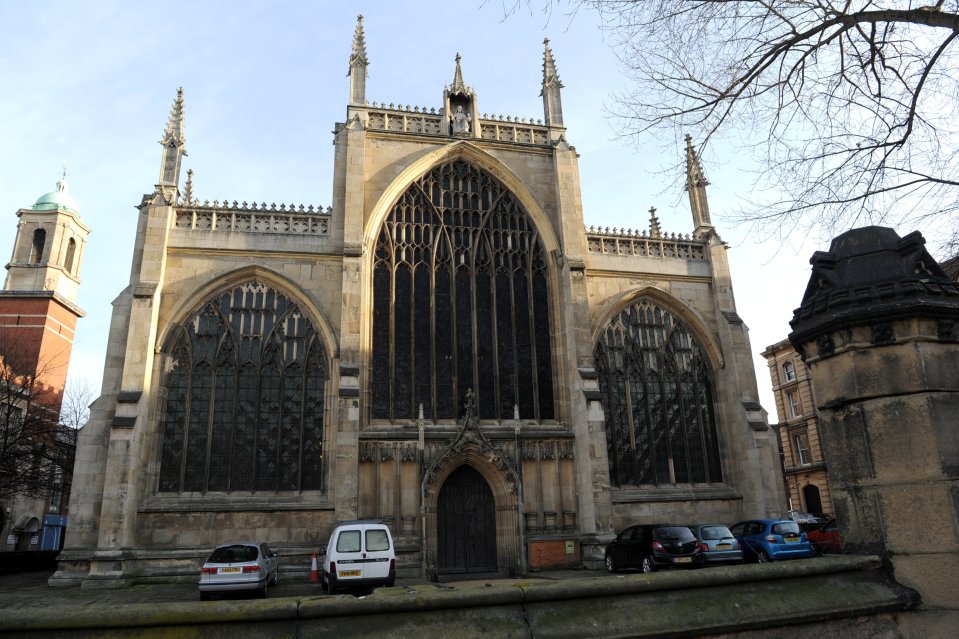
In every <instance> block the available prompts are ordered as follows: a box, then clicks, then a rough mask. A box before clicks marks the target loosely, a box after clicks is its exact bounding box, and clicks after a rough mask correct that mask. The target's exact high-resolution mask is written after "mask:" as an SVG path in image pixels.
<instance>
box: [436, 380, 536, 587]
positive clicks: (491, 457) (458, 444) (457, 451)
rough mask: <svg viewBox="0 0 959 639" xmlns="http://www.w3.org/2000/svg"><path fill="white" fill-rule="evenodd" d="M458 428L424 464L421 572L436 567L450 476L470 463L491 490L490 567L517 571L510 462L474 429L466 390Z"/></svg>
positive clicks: (515, 495) (515, 479)
mask: <svg viewBox="0 0 959 639" xmlns="http://www.w3.org/2000/svg"><path fill="white" fill-rule="evenodd" d="M460 424H461V427H460V429H459V431H458V432H457V434H456V435H454V436H453V437H452V438H451V439H450V441H449V443H448V444H447V445H446V446H444V447H443V448H442V449H441V450H440V451H439V452H438V453H437V454H436V455H435V456H434V457H433V459H432V460H431V461H430V462H429V463H428V464H427V465H426V466H425V467H424V471H423V482H422V486H421V490H422V500H421V502H420V503H421V504H422V508H423V513H422V517H423V522H424V526H423V547H424V553H423V562H424V566H423V568H424V570H425V571H426V573H425V574H429V575H435V574H436V571H437V528H438V525H439V522H438V520H437V504H438V499H439V493H440V490H441V488H442V486H443V484H444V483H445V482H446V480H447V479H448V478H449V477H450V475H451V474H452V473H453V472H454V471H456V470H457V469H459V468H460V467H462V466H464V465H468V466H470V467H471V468H472V469H473V470H475V471H476V472H478V473H479V474H480V475H481V476H482V478H483V479H484V480H485V481H486V483H487V484H488V486H489V489H490V491H492V494H493V508H494V512H495V534H496V555H497V557H496V564H497V566H496V568H497V571H499V572H507V573H515V572H518V571H519V570H521V569H522V565H521V563H522V547H523V540H522V538H521V535H522V530H521V526H520V513H519V503H520V500H519V490H520V485H521V482H520V477H519V472H518V471H517V468H516V465H515V463H514V461H513V460H511V459H509V457H508V456H507V455H504V454H503V452H502V451H501V450H499V449H498V448H496V446H494V445H493V443H492V442H491V441H490V440H489V439H488V438H487V437H486V435H485V434H484V433H483V432H482V431H481V430H480V427H479V419H478V417H477V415H476V411H475V406H474V403H473V395H472V392H467V401H466V416H465V417H464V418H462V419H461V420H460Z"/></svg>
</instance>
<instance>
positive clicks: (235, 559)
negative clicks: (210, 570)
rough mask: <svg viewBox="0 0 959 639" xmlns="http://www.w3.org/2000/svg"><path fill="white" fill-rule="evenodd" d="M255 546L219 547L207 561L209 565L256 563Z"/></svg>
mask: <svg viewBox="0 0 959 639" xmlns="http://www.w3.org/2000/svg"><path fill="white" fill-rule="evenodd" d="M256 555H257V550H256V546H221V547H220V548H217V549H216V550H214V551H213V554H212V555H210V559H209V560H208V561H209V563H211V564H237V563H242V562H246V561H256Z"/></svg>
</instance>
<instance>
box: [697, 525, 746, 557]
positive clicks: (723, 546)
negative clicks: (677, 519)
mask: <svg viewBox="0 0 959 639" xmlns="http://www.w3.org/2000/svg"><path fill="white" fill-rule="evenodd" d="M689 529H690V530H691V531H693V534H694V535H696V539H698V540H699V545H700V548H702V550H703V557H705V559H706V565H707V566H714V565H716V564H741V563H743V550H742V548H740V546H739V540H738V539H736V538H735V537H734V536H733V534H732V533H731V532H730V531H729V528H727V527H726V526H723V525H721V524H694V525H692V526H690V527H689Z"/></svg>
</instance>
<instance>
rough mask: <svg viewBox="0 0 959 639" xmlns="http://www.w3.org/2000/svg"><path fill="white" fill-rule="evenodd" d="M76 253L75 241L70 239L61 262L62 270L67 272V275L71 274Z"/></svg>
mask: <svg viewBox="0 0 959 639" xmlns="http://www.w3.org/2000/svg"><path fill="white" fill-rule="evenodd" d="M76 253H77V241H76V240H75V239H73V238H72V237H71V238H70V241H69V242H68V243H67V255H66V257H65V258H64V260H63V268H65V269H66V270H67V273H70V274H71V275H72V274H73V260H74V258H75V257H76Z"/></svg>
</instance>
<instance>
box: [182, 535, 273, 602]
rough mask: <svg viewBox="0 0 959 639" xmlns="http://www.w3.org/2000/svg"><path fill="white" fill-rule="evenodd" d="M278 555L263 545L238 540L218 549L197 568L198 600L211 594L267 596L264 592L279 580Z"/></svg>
mask: <svg viewBox="0 0 959 639" xmlns="http://www.w3.org/2000/svg"><path fill="white" fill-rule="evenodd" d="M278 557H279V555H277V554H276V553H275V552H273V551H272V550H270V547H269V546H267V545H266V544H265V543H263V542H258V541H241V542H235V543H231V544H223V545H222V546H218V547H217V548H216V550H214V551H213V553H212V554H211V555H210V557H209V559H207V560H206V562H205V563H204V564H203V567H202V568H201V569H200V582H199V584H198V585H199V588H200V599H201V600H203V601H207V600H209V599H210V596H211V595H212V594H213V593H214V592H236V591H249V592H254V593H256V594H257V595H259V596H260V597H266V589H267V587H268V586H269V585H270V584H272V585H276V582H277V579H279V572H278V570H277V565H278V563H279V560H278Z"/></svg>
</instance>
